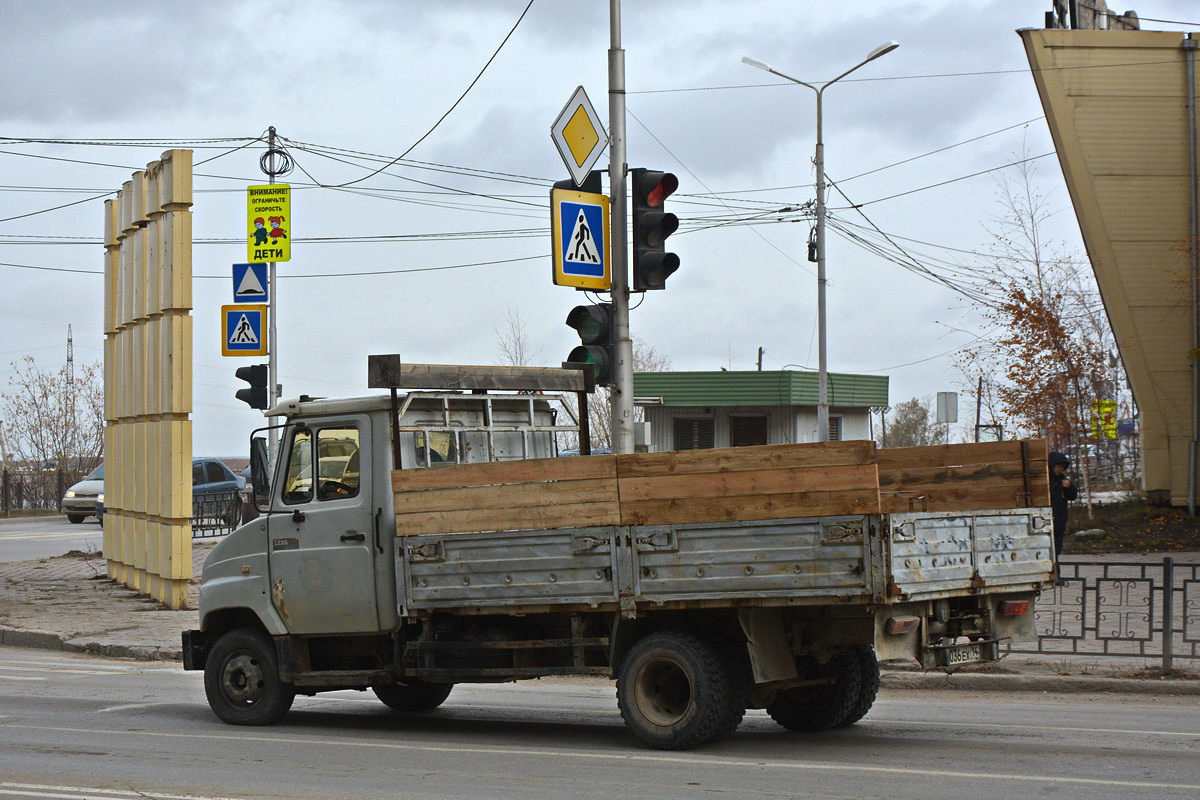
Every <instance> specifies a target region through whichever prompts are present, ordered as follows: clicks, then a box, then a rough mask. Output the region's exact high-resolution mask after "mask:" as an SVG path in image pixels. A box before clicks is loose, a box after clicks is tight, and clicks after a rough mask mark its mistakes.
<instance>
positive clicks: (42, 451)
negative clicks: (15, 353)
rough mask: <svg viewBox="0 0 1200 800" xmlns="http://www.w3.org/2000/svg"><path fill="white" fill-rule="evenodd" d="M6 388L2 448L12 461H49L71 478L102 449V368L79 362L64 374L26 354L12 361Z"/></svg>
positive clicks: (93, 462) (1, 401)
mask: <svg viewBox="0 0 1200 800" xmlns="http://www.w3.org/2000/svg"><path fill="white" fill-rule="evenodd" d="M12 367H13V375H12V377H11V378H9V386H10V387H12V388H11V391H9V392H6V393H4V394H0V404H2V405H0V408H2V412H0V413H3V419H4V438H5V450H6V452H7V453H8V455H9V456H10V457H11V458H12V459H13V460H14V461H17V462H24V463H26V464H29V465H37V466H39V467H45V466H47V465H49V464H54V465H55V466H56V467H57V468H58V469H61V470H63V471H64V472H66V473H68V474H69V475H73V476H75V477H76V478H78V477H79V476H81V475H83V474H85V473H87V472H89V471H91V470H92V469H93V468H94V467H95V466H96V464H98V463H99V462H100V458H101V457H102V455H103V453H104V385H103V367H102V365H101V364H100V363H99V362H97V363H95V364H86V365H84V366H83V367H82V368H81V369H80V370H79V371H78V373H77V374H76V375H74V376H70V375H69V374H68V372H67V368H66V367H65V366H64V367H63V368H62V369H60V370H59V371H58V372H45V371H43V370H41V369H40V368H38V366H37V363H36V362H35V361H34V359H33V357H32V356H26V357H25V358H23V359H22V360H21V361H20V362H17V363H14V364H13V365H12Z"/></svg>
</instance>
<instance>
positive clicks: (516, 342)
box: [493, 306, 542, 367]
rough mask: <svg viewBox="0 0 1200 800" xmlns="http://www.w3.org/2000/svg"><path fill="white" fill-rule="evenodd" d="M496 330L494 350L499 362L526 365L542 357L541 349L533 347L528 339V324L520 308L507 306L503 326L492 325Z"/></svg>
mask: <svg viewBox="0 0 1200 800" xmlns="http://www.w3.org/2000/svg"><path fill="white" fill-rule="evenodd" d="M493 330H494V331H495V332H496V352H497V353H498V354H499V355H500V363H502V364H505V365H506V366H510V367H528V366H530V365H531V364H533V362H535V361H536V360H537V359H539V358H541V357H542V349H541V348H540V347H535V346H534V345H533V343H532V342H531V341H530V339H529V325H528V324H527V323H526V322H525V318H524V317H523V316H521V310H520V309H518V308H514V307H513V306H509V307H508V318H507V319H506V320H505V323H504V327H503V328H501V327H498V326H493Z"/></svg>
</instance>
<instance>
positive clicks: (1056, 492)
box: [1046, 453, 1079, 582]
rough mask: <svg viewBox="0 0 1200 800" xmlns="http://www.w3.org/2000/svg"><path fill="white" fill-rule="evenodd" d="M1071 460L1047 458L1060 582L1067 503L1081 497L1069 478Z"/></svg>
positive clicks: (1056, 563) (1067, 511)
mask: <svg viewBox="0 0 1200 800" xmlns="http://www.w3.org/2000/svg"><path fill="white" fill-rule="evenodd" d="M1070 466H1071V459H1069V458H1067V457H1066V456H1065V455H1063V454H1062V453H1050V454H1049V455H1048V456H1047V457H1046V469H1048V470H1049V472H1050V508H1051V509H1052V510H1053V515H1052V516H1053V517H1054V580H1055V582H1058V580H1059V577H1058V559H1059V557H1060V556H1061V555H1062V551H1063V544H1064V542H1065V541H1066V538H1067V516H1068V514H1069V513H1070V510H1069V508H1068V506H1067V503H1069V502H1070V501H1072V500H1074V499H1075V498H1076V497H1078V496H1079V490H1078V489H1076V488H1075V484H1074V483H1072V482H1071V479H1070V478H1068V477H1067V468H1068V467H1070Z"/></svg>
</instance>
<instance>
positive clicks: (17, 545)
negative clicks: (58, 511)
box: [0, 517, 104, 561]
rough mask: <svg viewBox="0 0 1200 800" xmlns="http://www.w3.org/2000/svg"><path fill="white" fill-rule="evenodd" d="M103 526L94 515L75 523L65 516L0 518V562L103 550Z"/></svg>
mask: <svg viewBox="0 0 1200 800" xmlns="http://www.w3.org/2000/svg"><path fill="white" fill-rule="evenodd" d="M103 546H104V529H103V528H101V527H100V523H99V522H97V521H96V518H95V517H88V518H87V519H85V520H84V521H83V522H81V523H79V524H78V525H72V524H71V523H69V522H67V518H66V517H41V518H34V519H32V520H0V561H33V560H34V559H38V558H52V557H54V556H61V555H62V554H63V553H66V552H67V551H69V550H84V551H90V550H102V549H104V547H103Z"/></svg>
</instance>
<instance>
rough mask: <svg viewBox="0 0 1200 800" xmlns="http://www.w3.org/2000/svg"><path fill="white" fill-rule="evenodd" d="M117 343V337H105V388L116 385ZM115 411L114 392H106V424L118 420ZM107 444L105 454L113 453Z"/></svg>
mask: <svg viewBox="0 0 1200 800" xmlns="http://www.w3.org/2000/svg"><path fill="white" fill-rule="evenodd" d="M116 341H117V340H116V337H115V336H112V335H108V336H105V337H104V385H105V386H113V385H115V381H114V380H113V375H114V374H115V370H116V368H117V366H116V364H115V363H114V362H113V358H114V356H113V353H114V352H115V349H114V348H115V347H116ZM114 409H115V406H114V404H113V395H112V392H108V391H106V392H105V393H104V421H105V422H108V423H112V422H114V421H115V420H116V418H117V417H116V414H115V411H114ZM105 442H106V443H105V446H104V452H106V453H111V452H112V450H110V449H109V447H108V444H107V439H106V440H105Z"/></svg>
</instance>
